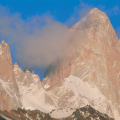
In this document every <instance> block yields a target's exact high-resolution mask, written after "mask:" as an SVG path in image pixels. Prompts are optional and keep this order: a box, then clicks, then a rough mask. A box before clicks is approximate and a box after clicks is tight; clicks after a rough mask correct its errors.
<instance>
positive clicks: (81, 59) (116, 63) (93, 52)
mask: <svg viewBox="0 0 120 120" xmlns="http://www.w3.org/2000/svg"><path fill="white" fill-rule="evenodd" d="M70 31H71V32H76V33H77V34H80V35H81V37H80V38H79V39H78V40H77V42H76V40H75V39H73V40H71V41H72V42H71V44H70V45H69V46H70V48H71V50H70V52H68V53H67V55H66V56H65V57H63V58H62V59H61V60H60V61H59V62H58V63H59V64H57V65H56V66H53V67H51V68H54V69H53V70H51V69H50V68H49V70H48V71H47V73H46V76H47V79H48V82H47V83H46V84H49V85H50V86H51V87H53V86H55V85H56V84H59V81H62V80H63V79H64V78H66V77H68V76H70V75H74V76H77V77H79V78H80V79H82V80H83V81H86V82H87V83H89V84H90V85H91V86H97V87H98V88H99V90H100V91H101V93H102V94H103V95H104V96H105V97H106V98H107V99H108V100H109V102H110V104H112V105H113V106H114V107H113V109H114V110H113V111H114V112H115V113H114V114H115V115H116V114H117V113H116V111H118V112H119V113H120V104H119V102H120V82H119V81H120V45H119V42H118V38H117V36H116V33H115V31H114V29H113V27H112V25H111V23H110V20H109V18H108V17H107V16H106V14H105V13H103V12H101V11H100V10H98V9H97V8H94V9H92V10H91V11H90V12H89V13H88V14H87V15H86V17H85V18H83V19H82V20H80V21H79V22H78V23H77V24H75V25H74V26H73V27H72V28H71V29H70ZM81 41H82V46H81ZM68 48H69V47H68ZM68 48H67V49H68Z"/></svg>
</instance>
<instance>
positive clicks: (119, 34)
mask: <svg viewBox="0 0 120 120" xmlns="http://www.w3.org/2000/svg"><path fill="white" fill-rule="evenodd" d="M116 34H117V37H118V39H120V27H118V28H117V29H116Z"/></svg>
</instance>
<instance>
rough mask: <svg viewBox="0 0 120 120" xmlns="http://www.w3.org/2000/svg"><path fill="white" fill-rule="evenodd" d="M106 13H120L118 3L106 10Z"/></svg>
mask: <svg viewBox="0 0 120 120" xmlns="http://www.w3.org/2000/svg"><path fill="white" fill-rule="evenodd" d="M106 13H107V15H117V14H119V13H120V8H119V5H116V6H114V7H113V8H111V9H109V10H106Z"/></svg>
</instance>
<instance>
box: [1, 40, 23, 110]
mask: <svg viewBox="0 0 120 120" xmlns="http://www.w3.org/2000/svg"><path fill="white" fill-rule="evenodd" d="M19 98H20V94H19V89H18V86H17V84H16V81H15V77H14V73H13V64H12V59H11V53H10V49H9V46H8V44H7V43H6V42H5V41H4V40H2V41H1V43H0V106H1V107H0V109H1V110H10V109H17V107H20V106H21V102H20V101H19Z"/></svg>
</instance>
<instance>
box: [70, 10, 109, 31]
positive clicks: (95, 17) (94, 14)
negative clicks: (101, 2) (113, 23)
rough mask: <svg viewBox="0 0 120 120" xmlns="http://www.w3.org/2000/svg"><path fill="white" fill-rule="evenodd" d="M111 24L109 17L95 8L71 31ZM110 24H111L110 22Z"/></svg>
mask: <svg viewBox="0 0 120 120" xmlns="http://www.w3.org/2000/svg"><path fill="white" fill-rule="evenodd" d="M106 21H107V22H109V18H108V17H107V15H106V14H105V13H104V12H102V11H100V10H98V9H97V8H93V9H92V10H90V11H89V12H88V14H87V15H86V16H85V17H84V18H82V19H81V20H80V21H79V22H77V23H76V24H75V25H74V26H73V27H72V28H71V29H75V28H76V29H84V28H86V27H91V26H93V25H94V26H95V25H96V26H97V25H99V24H105V23H106ZM109 23H110V22H109Z"/></svg>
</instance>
